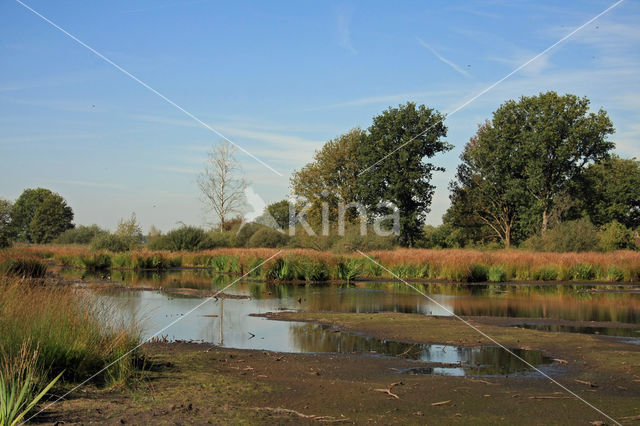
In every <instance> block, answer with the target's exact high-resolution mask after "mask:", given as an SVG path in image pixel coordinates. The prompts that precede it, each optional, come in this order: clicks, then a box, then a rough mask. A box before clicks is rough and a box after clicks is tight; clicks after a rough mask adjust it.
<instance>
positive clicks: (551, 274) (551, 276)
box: [532, 266, 559, 281]
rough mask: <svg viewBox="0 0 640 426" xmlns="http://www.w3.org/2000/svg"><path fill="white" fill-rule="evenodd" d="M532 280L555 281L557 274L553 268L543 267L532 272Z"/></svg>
mask: <svg viewBox="0 0 640 426" xmlns="http://www.w3.org/2000/svg"><path fill="white" fill-rule="evenodd" d="M532 278H533V279H534V280H536V281H556V280H557V279H558V278H559V272H558V269H557V268H556V267H554V266H544V267H542V268H539V269H536V270H534V271H533V276H532Z"/></svg>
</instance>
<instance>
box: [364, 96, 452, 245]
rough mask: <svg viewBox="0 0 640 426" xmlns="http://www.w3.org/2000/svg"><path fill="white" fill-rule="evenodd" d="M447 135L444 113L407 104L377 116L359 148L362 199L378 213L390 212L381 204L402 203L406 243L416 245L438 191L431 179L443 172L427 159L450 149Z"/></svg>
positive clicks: (401, 213)
mask: <svg viewBox="0 0 640 426" xmlns="http://www.w3.org/2000/svg"><path fill="white" fill-rule="evenodd" d="M446 135H447V127H446V126H445V125H444V116H443V115H442V114H440V113H439V112H437V111H436V110H434V109H431V108H427V107H425V106H424V105H420V106H416V104H414V103H412V102H408V103H407V104H405V105H399V106H398V107H397V108H389V109H387V110H386V111H384V112H383V113H382V114H380V115H378V116H376V117H374V118H373V124H372V125H371V126H370V127H369V129H368V132H367V134H366V136H365V137H364V138H363V140H362V142H361V143H360V144H359V146H358V149H357V158H358V163H359V164H360V165H361V166H362V168H361V170H360V173H359V175H358V179H357V191H358V199H359V201H362V202H363V203H364V204H365V206H366V207H367V210H368V211H369V212H373V213H374V214H376V213H383V212H384V211H385V209H384V208H383V207H381V204H380V203H381V202H392V203H394V204H395V206H397V208H398V209H399V212H400V236H399V238H400V242H401V243H402V244H403V245H406V246H410V247H411V246H413V245H414V243H415V242H416V240H417V239H419V238H420V236H421V235H422V228H423V226H424V221H425V215H426V214H427V213H428V212H429V207H430V205H431V199H432V197H433V193H434V189H435V187H434V186H433V185H432V184H431V178H432V176H433V173H434V172H435V171H443V170H444V169H443V168H442V167H438V166H435V165H434V164H432V163H429V162H426V161H424V159H425V158H432V157H434V156H435V155H436V154H438V153H440V152H445V151H448V150H450V149H451V145H450V144H449V143H447V142H446V141H443V140H442V138H443V137H445V136H446Z"/></svg>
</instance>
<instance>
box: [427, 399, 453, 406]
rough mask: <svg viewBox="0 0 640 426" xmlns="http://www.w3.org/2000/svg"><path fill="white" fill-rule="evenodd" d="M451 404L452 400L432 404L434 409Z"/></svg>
mask: <svg viewBox="0 0 640 426" xmlns="http://www.w3.org/2000/svg"><path fill="white" fill-rule="evenodd" d="M450 402H451V400H450V399H448V400H446V401H440V402H433V403H432V404H431V406H432V407H437V406H438V405H444V404H448V403H450Z"/></svg>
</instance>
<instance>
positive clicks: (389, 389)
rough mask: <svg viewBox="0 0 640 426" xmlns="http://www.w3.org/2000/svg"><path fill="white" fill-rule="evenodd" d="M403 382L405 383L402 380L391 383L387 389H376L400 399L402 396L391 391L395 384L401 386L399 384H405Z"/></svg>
mask: <svg viewBox="0 0 640 426" xmlns="http://www.w3.org/2000/svg"><path fill="white" fill-rule="evenodd" d="M403 384H404V383H402V382H397V383H391V384H390V385H389V387H388V388H387V389H374V391H376V392H382V393H386V394H387V395H389V396H392V397H393V398H395V399H400V397H399V396H398V395H396V394H395V393H393V392H391V389H393V387H394V386H399V385H403Z"/></svg>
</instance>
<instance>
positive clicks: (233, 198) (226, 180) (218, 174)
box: [198, 141, 247, 229]
mask: <svg viewBox="0 0 640 426" xmlns="http://www.w3.org/2000/svg"><path fill="white" fill-rule="evenodd" d="M234 155H235V148H234V147H233V146H232V145H231V144H230V143H229V142H227V141H222V142H220V143H219V144H218V145H216V146H214V147H213V148H212V149H211V151H210V152H209V153H208V156H207V162H206V165H205V169H204V172H202V173H201V174H200V176H198V186H200V190H201V191H202V195H203V202H204V203H205V204H206V206H207V208H209V210H211V211H213V212H214V213H215V215H216V216H217V219H218V223H219V226H220V229H222V227H223V225H224V223H225V222H226V221H227V220H229V219H230V218H231V217H233V216H234V215H236V214H238V213H240V210H241V208H242V206H243V205H244V190H245V188H246V187H247V183H246V181H245V179H244V176H243V173H242V169H241V168H240V165H239V164H238V162H237V161H236V159H235V156H234Z"/></svg>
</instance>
